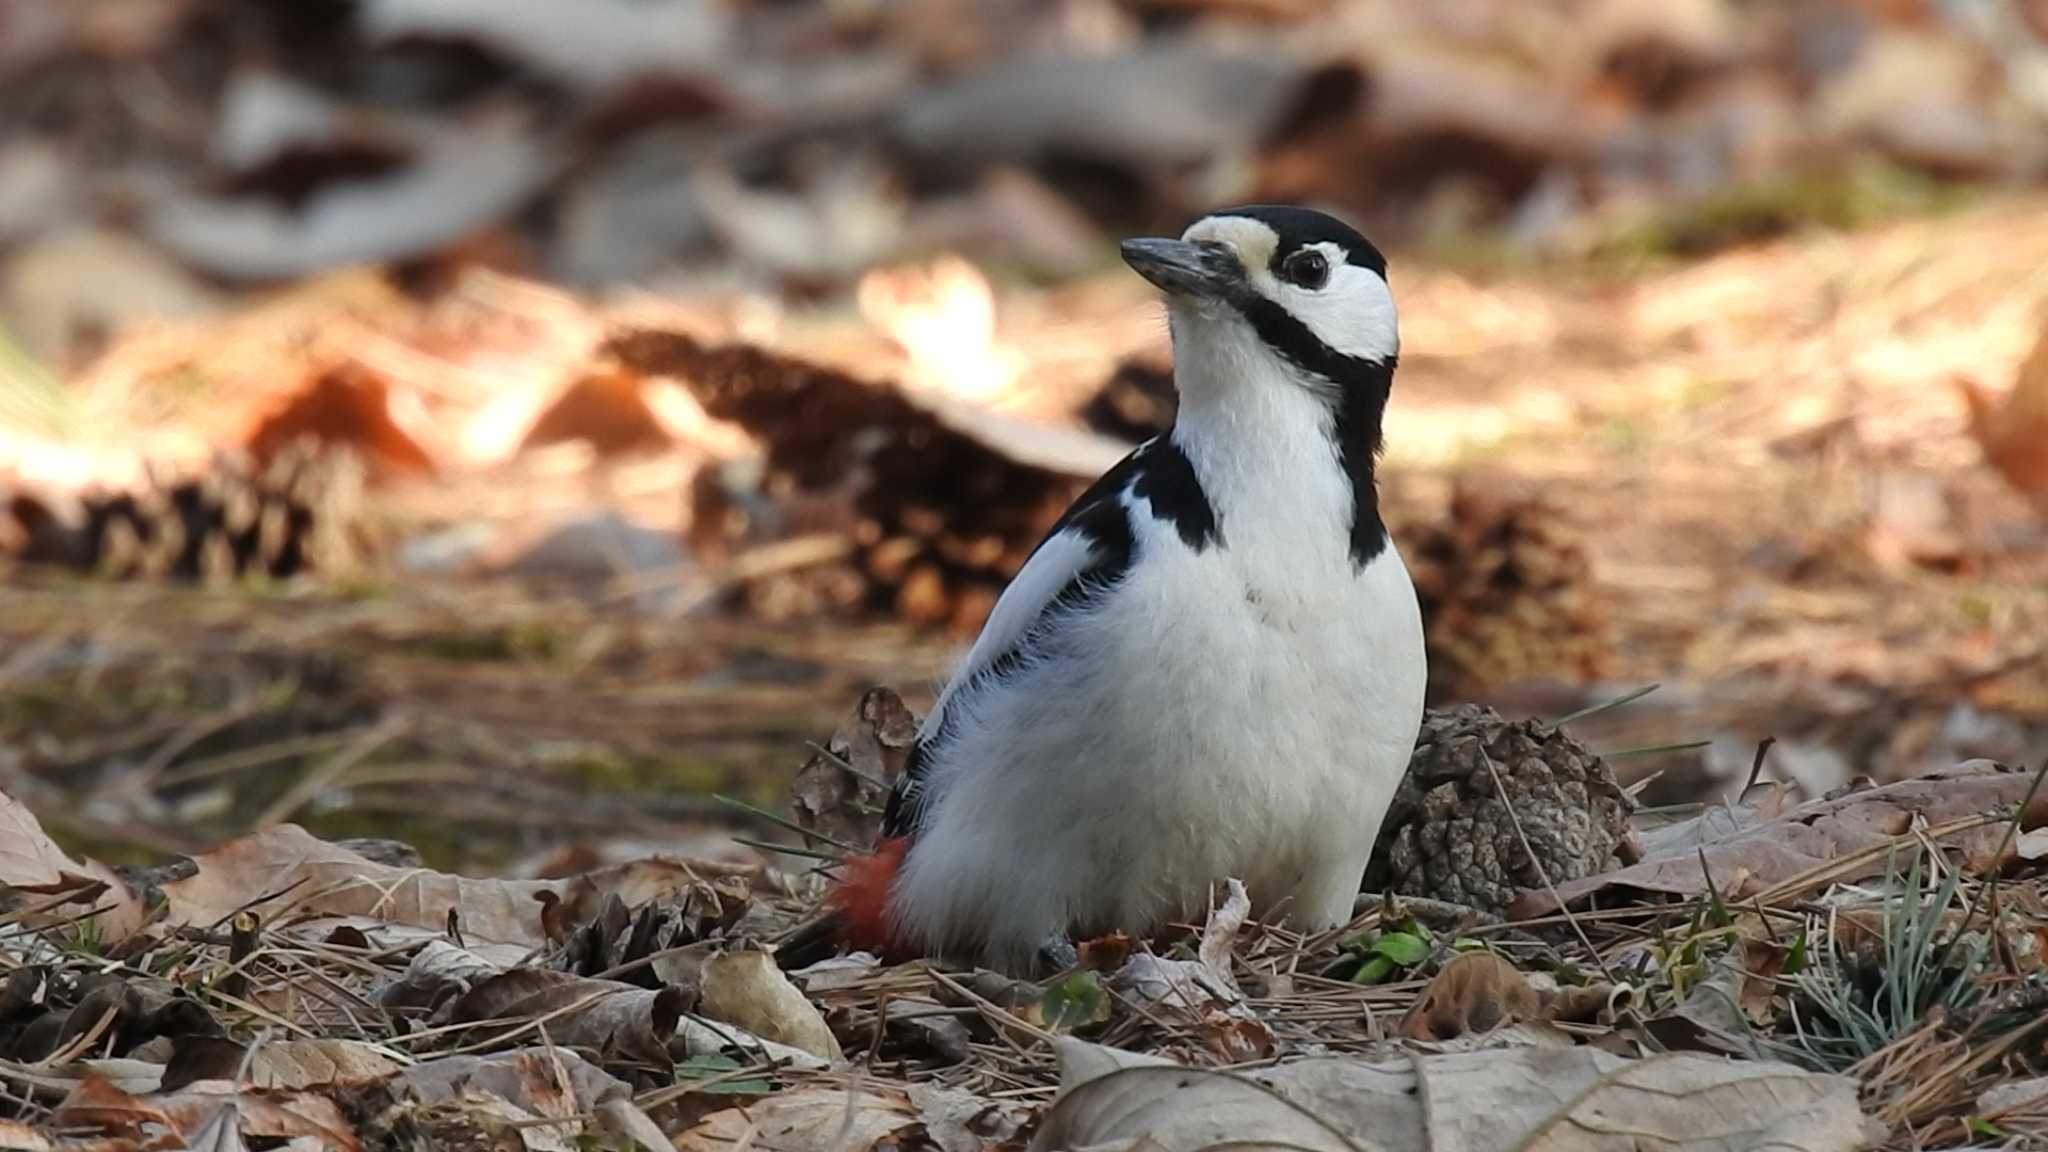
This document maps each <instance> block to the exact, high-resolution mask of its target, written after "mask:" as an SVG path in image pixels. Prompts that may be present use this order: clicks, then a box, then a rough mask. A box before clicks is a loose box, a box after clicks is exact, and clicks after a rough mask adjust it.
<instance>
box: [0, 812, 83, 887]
mask: <svg viewBox="0 0 2048 1152" xmlns="http://www.w3.org/2000/svg"><path fill="white" fill-rule="evenodd" d="M77 871H78V865H76V864H74V863H72V861H71V857H70V856H67V855H66V854H65V853H64V850H63V849H62V848H59V847H57V842H56V841H54V840H52V839H50V838H49V836H47V835H45V834H44V832H43V824H42V821H40V820H37V819H36V814H35V813H33V812H31V811H29V810H28V805H26V804H23V803H22V802H21V801H19V800H16V799H15V798H14V797H12V796H9V795H6V794H5V793H0V884H5V885H6V886H8V887H10V888H29V889H36V888H45V887H47V886H49V885H52V884H56V883H59V882H60V881H62V880H63V879H64V874H65V873H66V872H70V873H76V872H77Z"/></svg>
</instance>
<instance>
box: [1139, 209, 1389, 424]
mask: <svg viewBox="0 0 2048 1152" xmlns="http://www.w3.org/2000/svg"><path fill="white" fill-rule="evenodd" d="M1123 257H1124V261H1125V262H1126V263H1128V264H1129V265H1130V266H1131V267H1132V268H1134V269H1136V270H1137V272H1138V274H1139V275H1140V276H1143V277H1144V278H1145V279H1147V280H1149V281H1151V282H1152V283H1153V284H1155V285H1157V286H1158V287H1159V288H1161V289H1163V290H1164V291H1165V292H1166V303H1167V309H1168V312H1169V314H1170V316H1171V318H1172V321H1173V326H1174V333H1175V342H1176V343H1177V344H1178V343H1183V342H1186V340H1187V339H1188V338H1190V337H1195V338H1199V339H1200V342H1201V343H1202V345H1203V346H1204V347H1206V348H1210V349H1216V350H1219V351H1224V352H1227V353H1229V354H1233V355H1237V354H1242V355H1244V356H1246V357H1257V356H1261V355H1263V356H1266V357H1271V358H1272V359H1275V360H1277V361H1278V362H1279V363H1280V364H1281V365H1283V366H1284V368H1285V369H1286V370H1287V374H1288V375H1291V376H1294V377H1295V378H1297V379H1298V381H1299V382H1300V383H1302V384H1304V385H1306V386H1308V387H1311V388H1312V389H1314V390H1316V391H1327V390H1329V389H1331V388H1333V387H1334V388H1336V389H1340V390H1341V389H1345V388H1348V387H1349V386H1350V385H1352V384H1353V383H1355V382H1363V381H1383V380H1385V378H1386V375H1387V373H1388V372H1389V371H1390V370H1391V369H1392V368H1393V365H1394V360H1395V358H1396V357H1397V356H1398V355H1399V353H1400V347H1401V343H1400V337H1399V335H1398V333H1397V331H1396V327H1395V320H1394V297H1393V295H1392V293H1390V292H1389V291H1388V290H1387V262H1386V259H1385V258H1384V257H1382V256H1381V255H1380V252H1379V249H1377V248H1375V247H1373V246H1372V243H1371V242H1370V241H1368V240H1367V239H1366V238H1365V237H1363V236H1360V235H1359V234H1358V233H1357V232H1356V231H1354V230H1353V229H1352V228H1351V226H1350V225H1348V224H1345V223H1344V222H1343V221H1341V220H1338V219H1336V218H1335V217H1333V216H1328V215H1325V214H1324V213H1321V212H1317V211H1315V210H1313V209H1309V208H1293V207H1275V206H1267V205H1252V206H1249V207H1244V208H1232V209H1228V210H1225V211H1221V212H1216V213H1212V214H1210V215H1208V216H1204V217H1202V218H1201V219H1200V220H1197V221H1195V222H1194V223H1193V224H1191V225H1189V226H1188V229H1187V231H1186V232H1183V233H1182V234H1181V238H1180V239H1178V240H1166V239H1142V240H1126V241H1124V244H1123Z"/></svg>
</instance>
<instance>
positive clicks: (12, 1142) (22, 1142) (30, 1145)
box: [0, 1120, 52, 1152]
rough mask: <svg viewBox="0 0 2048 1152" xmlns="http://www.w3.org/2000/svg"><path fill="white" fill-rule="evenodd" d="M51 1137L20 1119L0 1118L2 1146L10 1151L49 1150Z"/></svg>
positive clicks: (0, 1143) (39, 1151)
mask: <svg viewBox="0 0 2048 1152" xmlns="http://www.w3.org/2000/svg"><path fill="white" fill-rule="evenodd" d="M51 1146H52V1145H51V1144H50V1138H49V1137H48V1136H45V1135H43V1134H42V1133H41V1132H38V1131H36V1130H35V1129H34V1128H31V1127H29V1126H28V1125H26V1124H24V1123H22V1122H21V1121H19V1120H0V1148H6V1149H9V1150H10V1152H48V1149H49V1148H50V1147H51Z"/></svg>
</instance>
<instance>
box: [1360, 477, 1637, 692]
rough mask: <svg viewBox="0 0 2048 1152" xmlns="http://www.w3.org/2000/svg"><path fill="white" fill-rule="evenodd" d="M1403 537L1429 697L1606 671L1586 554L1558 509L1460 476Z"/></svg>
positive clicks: (1603, 623) (1603, 624)
mask: <svg viewBox="0 0 2048 1152" xmlns="http://www.w3.org/2000/svg"><path fill="white" fill-rule="evenodd" d="M1400 545H1401V554H1402V557H1403V559H1405V560H1406V561H1407V563H1408V568H1409V571H1410V572H1411V573H1412V575H1413V577H1414V580H1415V592H1416V596H1417V598H1418V599H1419V600H1420V601H1421V604H1422V627H1423V633H1424V635H1425V637H1426V638H1427V643H1428V650H1429V681H1430V695H1431V699H1434V700H1445V699H1457V698H1459V697H1464V696H1470V695H1472V694H1473V693H1475V692H1477V691H1480V690H1482V689H1485V688H1487V687H1491V686H1498V685H1502V684H1510V683H1514V682H1517V681H1524V680H1543V679H1563V680H1568V681H1574V682H1577V681H1586V680H1594V679H1598V678H1599V677H1601V676H1602V675H1603V674H1604V673H1605V669H1606V665H1607V662H1608V623H1607V619H1606V614H1605V613H1604V612H1603V611H1602V609H1601V605H1600V602H1599V588H1598V585H1597V584H1596V582H1595V581H1594V579H1593V566H1592V560H1591V558H1590V557H1589V556H1588V555H1587V553H1586V550H1585V548H1584V547H1583V546H1582V545H1581V544H1580V542H1579V540H1578V538H1577V537H1576V535H1575V534H1574V533H1573V532H1572V531H1571V530H1570V528H1569V527H1568V526H1567V525H1566V524H1565V523H1564V520H1563V518H1562V517H1561V516H1560V515H1559V513H1558V512H1557V510H1556V509H1554V508H1552V507H1550V506H1549V505H1547V504H1545V503H1543V502H1542V501H1541V500H1537V499H1532V498H1527V497H1522V496H1519V495H1515V494H1511V493H1506V492H1500V491H1494V490H1489V489H1485V488H1481V487H1478V486H1475V485H1473V484H1470V483H1466V482H1460V483H1459V484H1458V486H1457V487H1456V489H1455V490H1454V491H1453V493H1452V496H1451V504H1450V511H1449V514H1448V515H1445V516H1441V517H1433V518H1430V519H1429V520H1427V521H1422V522H1418V523H1414V524H1411V525H1409V526H1407V527H1406V528H1404V529H1403V530H1402V531H1401V533H1400Z"/></svg>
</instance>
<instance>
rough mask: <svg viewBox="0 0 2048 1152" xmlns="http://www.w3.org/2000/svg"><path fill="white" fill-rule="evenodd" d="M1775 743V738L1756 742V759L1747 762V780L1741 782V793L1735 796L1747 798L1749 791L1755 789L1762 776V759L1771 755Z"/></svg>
mask: <svg viewBox="0 0 2048 1152" xmlns="http://www.w3.org/2000/svg"><path fill="white" fill-rule="evenodd" d="M1777 742H1778V738H1777V737H1776V736H1766V737H1764V738H1763V739H1761V740H1759V741H1757V742H1756V759H1754V760H1752V761H1750V762H1749V779H1747V780H1745V781H1743V782H1742V791H1741V792H1738V793H1737V794H1736V795H1738V796H1747V795H1749V790H1750V789H1751V788H1754V787H1756V782H1757V780H1758V779H1759V778H1760V777H1762V776H1763V774H1764V757H1766V756H1769V755H1770V754H1771V747H1772V746H1773V745H1775V744H1776V743H1777Z"/></svg>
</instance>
